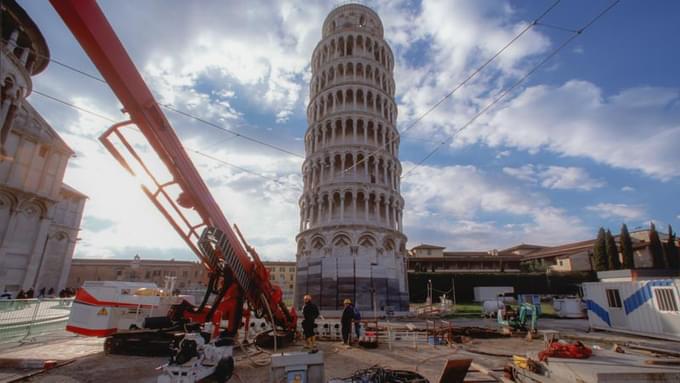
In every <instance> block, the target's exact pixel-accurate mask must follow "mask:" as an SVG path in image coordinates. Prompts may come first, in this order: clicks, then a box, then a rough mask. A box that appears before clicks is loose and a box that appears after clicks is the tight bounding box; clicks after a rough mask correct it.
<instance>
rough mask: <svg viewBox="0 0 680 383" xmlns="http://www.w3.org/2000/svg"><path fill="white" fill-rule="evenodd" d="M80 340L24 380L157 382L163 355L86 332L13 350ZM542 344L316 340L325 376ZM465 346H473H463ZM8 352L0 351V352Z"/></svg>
mask: <svg viewBox="0 0 680 383" xmlns="http://www.w3.org/2000/svg"><path fill="white" fill-rule="evenodd" d="M78 344H80V345H81V346H83V347H84V348H85V349H87V350H89V351H83V350H81V352H80V354H79V355H77V356H76V360H75V361H74V362H72V363H70V364H67V365H65V366H62V367H59V368H56V369H53V370H50V371H48V372H46V373H43V374H40V375H38V376H35V377H32V378H29V379H26V380H25V381H26V382H45V383H57V382H58V383H76V382H77V383H88V382H93V383H94V382H139V383H142V382H155V381H156V378H157V376H158V371H157V368H158V367H159V366H161V365H163V364H164V363H165V362H166V361H167V359H166V358H157V357H134V356H121V355H104V353H103V352H102V351H101V349H100V348H98V347H99V345H97V344H96V343H94V342H93V340H91V339H89V338H76V339H71V340H68V341H66V342H64V345H61V346H60V344H59V343H53V344H51V345H49V346H48V347H42V348H41V350H40V351H37V350H34V351H33V352H31V351H30V350H28V349H26V350H24V351H22V352H21V353H19V354H17V353H16V351H15V354H14V355H15V356H16V355H25V356H30V355H35V356H45V353H46V352H48V350H51V352H52V353H54V352H55V351H57V352H58V349H60V348H61V349H62V350H68V349H71V353H73V352H74V350H73V349H75V348H77V347H75V346H76V345H78ZM93 347H94V349H93ZM541 347H542V341H534V342H531V343H528V342H526V341H525V340H524V339H521V338H510V339H483V340H473V341H472V342H471V343H469V344H466V345H460V346H456V347H449V346H436V347H434V346H420V347H419V349H418V351H416V350H414V349H413V347H411V346H410V345H409V346H405V345H395V346H394V347H393V349H392V350H391V351H390V350H389V349H388V347H387V345H381V346H380V347H379V348H378V349H372V350H368V349H363V348H360V347H352V348H349V349H346V348H344V347H343V346H342V345H341V344H340V343H338V342H319V348H320V350H321V351H322V352H323V353H324V363H325V364H324V369H325V375H326V380H328V379H331V378H343V377H347V376H349V375H351V374H352V373H353V372H354V371H356V370H360V369H364V368H369V367H372V366H375V365H378V366H381V367H386V368H391V369H403V370H411V371H416V372H418V373H420V374H421V375H423V376H425V377H426V378H428V379H429V380H430V381H431V382H437V381H438V380H439V376H440V373H441V370H442V367H443V365H444V363H445V361H446V360H447V359H458V358H472V359H474V361H475V362H477V363H480V364H482V365H484V366H487V367H492V368H502V366H503V365H504V364H505V363H506V361H507V360H508V358H506V357H495V356H489V355H483V354H477V353H475V351H478V350H481V351H484V350H486V351H487V352H493V353H498V354H502V353H508V354H511V353H512V352H515V351H516V350H518V349H523V350H527V349H535V350H540V349H541ZM467 349H470V350H471V351H467ZM95 350H96V352H95ZM282 351H284V352H302V351H303V349H302V347H301V346H300V345H292V346H289V347H286V348H285V349H284V350H282ZM6 355H7V354H2V355H1V356H3V357H4V356H6ZM70 355H71V354H70V353H62V354H61V355H60V356H62V357H67V356H70ZM52 356H54V354H52ZM235 357H236V359H237V363H236V375H237V376H235V377H234V378H233V379H232V381H233V382H238V383H240V382H241V381H242V382H268V381H269V367H268V366H265V367H258V366H254V365H253V364H252V363H251V362H250V361H249V360H248V359H247V358H245V357H244V355H243V353H241V352H240V351H239V350H237V351H236V354H235ZM263 357H264V359H266V356H264V355H260V356H259V357H258V359H259V360H262V359H263ZM239 379H240V381H239Z"/></svg>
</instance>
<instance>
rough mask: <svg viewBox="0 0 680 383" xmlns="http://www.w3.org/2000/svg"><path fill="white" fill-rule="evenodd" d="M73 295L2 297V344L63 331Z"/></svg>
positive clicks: (0, 324) (0, 331)
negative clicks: (61, 296)
mask: <svg viewBox="0 0 680 383" xmlns="http://www.w3.org/2000/svg"><path fill="white" fill-rule="evenodd" d="M72 303H73V298H45V299H10V300H0V343H6V342H20V341H25V340H29V339H32V338H34V337H36V336H38V335H45V334H49V333H54V332H58V331H62V330H64V328H65V327H66V321H67V320H68V316H69V314H70V313H71V304H72Z"/></svg>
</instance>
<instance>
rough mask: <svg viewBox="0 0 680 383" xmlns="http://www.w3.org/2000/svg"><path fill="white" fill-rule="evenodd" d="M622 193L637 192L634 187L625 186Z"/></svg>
mask: <svg viewBox="0 0 680 383" xmlns="http://www.w3.org/2000/svg"><path fill="white" fill-rule="evenodd" d="M621 191H623V192H634V191H635V188H634V187H632V186H628V185H626V186H624V187H622V188H621Z"/></svg>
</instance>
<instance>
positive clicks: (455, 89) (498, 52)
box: [344, 0, 561, 172]
mask: <svg viewBox="0 0 680 383" xmlns="http://www.w3.org/2000/svg"><path fill="white" fill-rule="evenodd" d="M560 1H561V0H557V1H555V2H554V3H553V4H552V5H551V6H550V7H548V9H546V10H545V11H544V12H543V13H542V14H541V15H540V16H538V17H537V18H536V19H534V21H533V22H531V23H529V24H527V26H526V27H524V29H522V30H521V31H520V32H519V33H518V34H517V35H515V37H513V38H512V39H511V40H510V41H508V43H507V44H505V45H504V46H503V47H502V48H501V49H499V50H498V51H497V52H496V53H495V54H494V55H493V56H491V57H490V58H489V59H487V60H486V61H485V62H484V63H483V64H482V65H480V66H479V67H478V68H477V69H475V70H474V71H473V72H472V73H471V74H469V75H468V76H467V77H466V78H465V79H464V80H463V81H461V82H460V83H459V84H458V85H456V87H455V88H453V89H452V90H451V91H450V92H449V93H447V94H446V95H444V97H442V98H441V99H439V101H437V102H436V103H434V105H432V106H431V107H430V108H429V109H427V110H426V111H425V112H424V113H422V114H420V116H418V117H417V118H416V119H415V121H413V122H412V123H411V124H410V125H409V126H408V127H406V129H404V130H402V131H401V132H399V135H397V136H396V137H394V138H392V139H390V140H389V141H387V142H386V143H385V144H384V145H383V146H381V147H380V148H379V149H376V150H374V151H373V152H371V153H369V154H368V155H367V156H364V158H362V159H361V160H359V161H357V162H356V163H354V164H352V165H351V166H350V167H348V168H347V169H345V170H344V172H348V171H350V170H352V168H354V167H356V166H358V165H359V164H360V163H362V162H364V161H367V160H368V158H369V157H370V156H373V155H374V154H376V153H378V152H380V151H382V150H384V149H383V147H387V146H388V145H390V144H391V143H393V142H394V141H396V140H397V139H398V138H399V137H401V135H402V134H404V133H406V132H408V131H409V130H410V129H411V128H413V127H414V126H416V125H417V124H418V123H419V122H420V121H422V120H423V119H424V118H425V117H426V116H427V115H428V114H430V113H431V112H432V111H434V110H435V109H437V108H438V107H439V106H440V105H441V104H442V103H443V102H444V101H446V100H447V99H448V98H449V97H451V96H453V94H454V93H456V92H457V91H458V90H459V89H460V88H462V87H463V86H465V85H466V84H467V83H468V82H469V81H470V80H472V79H473V78H474V77H476V76H477V75H478V74H479V73H480V72H481V71H482V70H484V68H486V67H487V66H488V65H489V64H491V63H492V62H493V61H494V60H495V59H496V58H498V56H500V55H501V54H502V53H503V52H505V50H506V49H508V48H509V47H510V46H511V45H512V44H514V43H515V42H516V41H517V40H519V38H520V37H522V36H523V35H524V34H525V33H527V32H528V31H529V30H530V29H531V28H533V27H534V26H535V25H536V24H537V23H538V22H539V21H540V20H541V19H543V18H544V17H545V16H546V15H547V14H548V13H550V11H552V10H553V8H555V7H556V6H557V4H559V3H560Z"/></svg>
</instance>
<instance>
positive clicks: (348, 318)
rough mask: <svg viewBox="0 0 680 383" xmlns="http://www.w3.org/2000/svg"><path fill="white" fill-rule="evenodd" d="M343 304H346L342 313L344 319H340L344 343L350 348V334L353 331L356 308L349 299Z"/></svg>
mask: <svg viewBox="0 0 680 383" xmlns="http://www.w3.org/2000/svg"><path fill="white" fill-rule="evenodd" d="M343 303H344V304H345V309H344V310H343V311H342V318H341V319H340V327H341V330H342V343H344V344H345V345H347V346H349V345H350V342H349V333H350V331H351V330H352V321H353V320H354V306H353V305H352V301H351V300H350V299H349V298H347V299H345V300H344V302H343Z"/></svg>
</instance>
